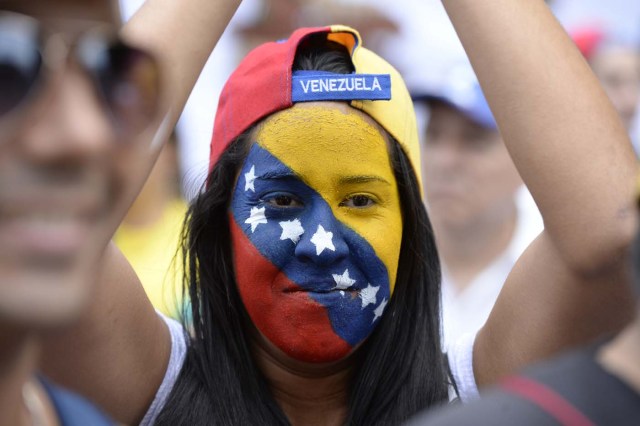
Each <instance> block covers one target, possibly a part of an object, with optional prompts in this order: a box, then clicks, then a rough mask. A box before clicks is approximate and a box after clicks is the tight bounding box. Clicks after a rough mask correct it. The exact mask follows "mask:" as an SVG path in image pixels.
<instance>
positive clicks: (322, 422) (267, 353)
mask: <svg viewBox="0 0 640 426" xmlns="http://www.w3.org/2000/svg"><path fill="white" fill-rule="evenodd" d="M254 357H255V359H256V362H257V364H258V367H259V368H260V370H261V371H262V373H263V374H264V376H265V378H266V380H267V383H268V384H269V387H270V388H271V392H272V394H273V397H274V398H275V400H276V402H277V403H278V405H279V406H280V408H281V409H282V411H284V413H285V415H286V416H287V418H288V419H289V422H290V423H291V424H292V425H293V426H297V425H311V426H333V425H343V424H344V422H345V420H346V418H347V414H348V411H349V410H348V401H349V391H350V387H351V383H352V377H353V370H354V369H353V365H354V360H353V359H351V358H353V356H352V357H350V359H348V360H345V361H340V362H338V363H334V364H331V365H326V364H323V365H313V364H308V363H302V362H297V361H295V360H291V359H289V358H287V357H286V356H285V355H284V354H282V352H280V351H279V350H278V349H275V348H273V347H272V346H271V345H270V344H268V343H266V344H256V345H254Z"/></svg>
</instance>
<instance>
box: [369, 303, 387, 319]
mask: <svg viewBox="0 0 640 426" xmlns="http://www.w3.org/2000/svg"><path fill="white" fill-rule="evenodd" d="M386 307H387V299H382V302H380V306H378V307H377V308H376V309H375V310H374V311H373V321H371V322H375V320H377V319H378V318H380V317H381V316H382V313H383V312H384V308H386Z"/></svg>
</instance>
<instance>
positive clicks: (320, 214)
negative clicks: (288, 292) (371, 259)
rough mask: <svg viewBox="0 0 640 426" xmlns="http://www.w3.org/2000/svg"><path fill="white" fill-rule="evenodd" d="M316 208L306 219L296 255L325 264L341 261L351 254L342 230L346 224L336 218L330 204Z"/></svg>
mask: <svg viewBox="0 0 640 426" xmlns="http://www.w3.org/2000/svg"><path fill="white" fill-rule="evenodd" d="M315 210H316V211H314V212H313V213H312V214H311V215H310V216H311V217H310V218H308V220H307V221H306V222H307V223H306V226H304V229H305V232H304V234H303V235H302V236H301V238H300V241H299V242H298V244H297V245H296V249H295V255H296V257H298V258H299V259H301V260H303V261H304V262H312V263H315V264H317V265H323V266H324V265H330V264H333V263H336V262H339V261H340V260H342V259H344V258H345V257H346V256H347V255H348V254H349V247H348V245H347V243H346V241H345V239H344V234H343V232H342V227H343V226H344V225H342V224H341V223H340V222H339V221H338V219H336V217H335V216H334V215H333V212H332V211H331V208H330V207H329V206H326V205H325V206H320V207H318V208H317V209H315Z"/></svg>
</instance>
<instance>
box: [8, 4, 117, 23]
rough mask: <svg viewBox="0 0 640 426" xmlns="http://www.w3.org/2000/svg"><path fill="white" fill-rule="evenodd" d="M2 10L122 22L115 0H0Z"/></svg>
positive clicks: (50, 16) (40, 15)
mask: <svg viewBox="0 0 640 426" xmlns="http://www.w3.org/2000/svg"><path fill="white" fill-rule="evenodd" d="M0 10H8V11H12V12H19V13H24V14H27V15H32V16H34V17H37V18H40V19H52V20H54V19H86V20H92V21H101V22H108V23H113V24H119V23H120V15H119V9H118V2H117V1H115V0H0Z"/></svg>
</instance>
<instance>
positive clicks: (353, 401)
mask: <svg viewBox="0 0 640 426" xmlns="http://www.w3.org/2000/svg"><path fill="white" fill-rule="evenodd" d="M294 69H306V70H324V71H332V72H339V73H350V72H352V71H353V65H352V63H351V59H350V55H349V53H348V52H347V51H346V49H345V48H344V47H342V46H341V45H339V44H337V43H333V42H330V41H327V40H326V38H325V37H323V36H322V37H318V36H312V37H309V38H308V39H307V40H305V42H304V43H303V44H302V45H301V47H300V48H299V51H298V53H297V57H296V61H295V65H294ZM251 133H252V132H251V129H249V130H248V131H247V132H245V133H244V134H243V135H241V136H240V137H239V138H237V139H236V140H235V141H234V142H233V143H232V144H231V145H230V146H229V148H228V149H227V150H226V151H225V153H224V154H223V155H222V156H221V158H220V160H219V161H218V163H217V164H216V166H215V167H214V168H213V170H212V171H211V173H210V175H209V177H208V186H207V188H206V190H204V191H203V192H202V193H201V194H200V195H199V196H198V197H197V198H196V199H195V200H194V202H193V203H192V205H191V207H190V209H189V212H188V214H187V218H186V220H185V230H184V231H183V251H184V267H185V269H184V270H185V271H186V274H185V281H184V289H185V290H184V292H185V294H188V296H189V298H190V300H191V311H192V312H191V318H192V331H193V332H192V335H191V336H190V337H189V342H188V350H187V356H186V361H185V364H184V367H183V368H182V371H181V373H180V376H179V377H178V380H177V382H176V384H175V386H174V388H173V391H172V392H171V395H170V396H169V399H168V401H167V403H166V405H165V407H164V408H163V410H162V412H161V413H160V415H159V417H158V419H157V424H159V425H177V424H185V425H200V424H221V425H245V424H260V425H262V424H264V425H286V424H289V422H288V420H287V418H286V416H285V415H284V413H283V412H282V410H281V409H280V407H279V406H278V404H277V403H276V402H275V400H274V399H273V397H272V395H271V392H270V389H269V387H268V385H267V383H266V381H265V379H264V377H263V375H262V373H261V371H260V370H259V369H258V367H257V366H256V364H255V363H254V361H253V359H252V355H251V351H250V338H249V331H248V327H247V322H248V321H249V319H248V315H247V313H246V311H245V309H244V307H243V304H242V301H241V299H240V295H239V293H238V290H237V287H236V281H235V275H234V270H233V261H232V253H231V247H230V243H229V241H230V235H229V217H228V208H229V207H228V206H229V203H230V198H231V194H232V189H233V187H234V183H235V178H236V175H237V173H238V170H239V169H240V167H241V165H242V163H243V160H244V158H245V157H246V155H247V153H248V150H249V147H250V146H251V143H252V140H251ZM389 141H390V143H389V151H390V158H391V161H392V166H393V170H394V173H395V176H396V180H397V182H398V190H399V194H400V201H401V203H402V214H403V236H402V246H401V250H400V259H399V265H398V274H397V279H396V285H395V290H394V294H393V297H392V298H391V301H390V303H389V305H388V306H387V309H386V310H385V313H384V316H383V317H382V320H381V321H380V324H379V325H378V327H377V328H376V330H375V331H374V332H373V333H372V335H371V336H370V337H369V338H368V340H367V341H366V342H365V344H364V345H363V346H362V347H361V348H359V349H358V356H359V357H360V359H361V363H360V364H359V367H358V371H356V372H355V373H356V374H355V376H354V382H353V385H352V391H351V396H350V401H349V414H348V418H347V420H346V424H350V425H376V424H380V425H395V424H399V423H401V422H402V421H404V420H406V419H407V418H408V417H410V416H411V415H412V414H415V413H416V412H418V411H419V410H422V409H424V408H426V407H429V406H432V405H434V404H437V403H440V402H442V401H445V400H446V398H447V392H448V386H449V379H448V377H449V375H448V368H447V363H446V360H445V357H444V356H443V354H442V352H441V346H440V265H439V261H438V254H437V251H436V246H435V242H434V238H433V232H432V229H431V224H430V222H429V219H428V217H427V213H426V211H425V208H424V206H423V204H422V198H421V193H420V187H419V185H418V183H417V179H416V176H415V173H414V171H413V169H412V167H411V165H410V163H409V160H408V159H407V157H406V155H405V153H404V152H403V151H402V149H401V148H400V146H399V145H398V143H397V142H395V141H393V140H392V139H391V138H389Z"/></svg>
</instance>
